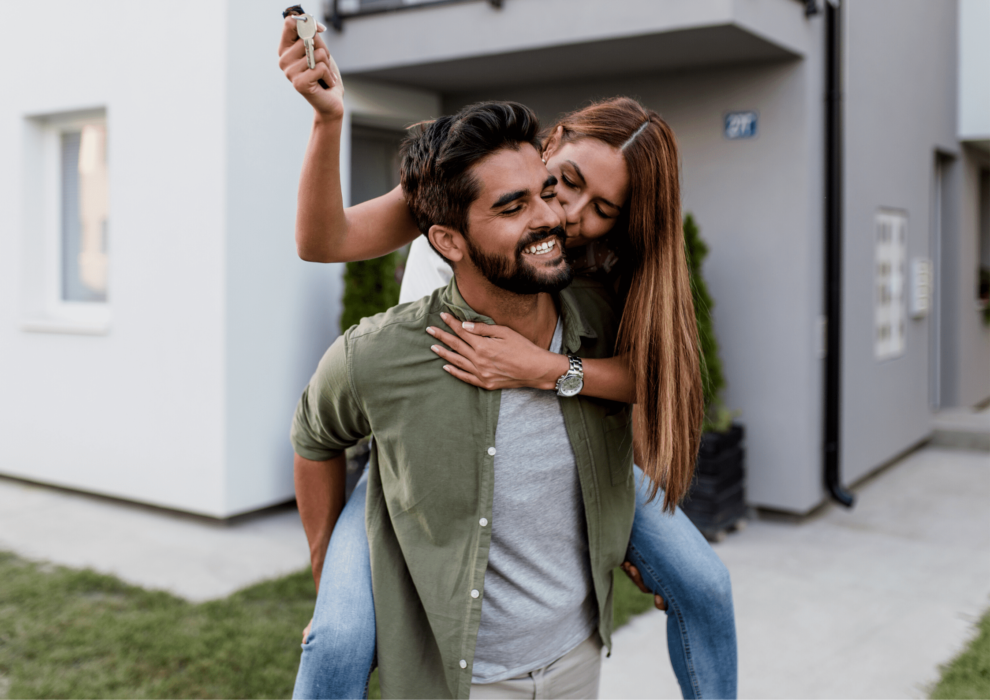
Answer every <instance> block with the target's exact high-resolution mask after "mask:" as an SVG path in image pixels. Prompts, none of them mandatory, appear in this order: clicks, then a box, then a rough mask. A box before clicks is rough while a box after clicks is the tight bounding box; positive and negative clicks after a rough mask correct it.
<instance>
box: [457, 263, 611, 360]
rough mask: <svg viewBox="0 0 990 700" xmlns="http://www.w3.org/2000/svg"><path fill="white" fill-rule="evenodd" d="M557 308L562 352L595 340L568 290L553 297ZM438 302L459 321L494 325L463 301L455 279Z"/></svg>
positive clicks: (578, 348) (570, 352)
mask: <svg viewBox="0 0 990 700" xmlns="http://www.w3.org/2000/svg"><path fill="white" fill-rule="evenodd" d="M554 300H555V301H556V302H557V308H558V309H560V315H561V320H562V322H563V324H564V340H563V350H564V351H565V352H567V353H568V354H574V353H576V352H577V351H578V350H580V349H581V338H597V337H598V333H596V332H595V329H594V328H593V327H592V326H591V324H590V323H589V322H588V319H587V318H586V317H585V315H584V314H583V313H582V312H581V307H580V306H579V305H578V303H577V301H576V300H575V299H574V295H573V294H572V293H571V292H570V290H569V289H564V290H563V291H562V292H560V293H559V294H555V295H554ZM440 302H441V303H442V304H443V305H444V306H446V307H447V308H448V309H450V312H451V313H452V314H454V316H456V317H457V318H458V319H460V320H461V321H473V322H480V323H487V324H488V325H489V326H493V325H495V321H493V320H492V319H491V318H489V317H488V316H482V315H481V314H479V313H478V312H476V311H475V310H474V309H472V308H471V307H470V306H468V304H467V302H466V301H464V297H462V296H461V292H460V290H458V289H457V278H456V277H454V278H451V280H450V283H449V284H448V285H447V288H446V289H444V290H443V292H442V293H441V294H440Z"/></svg>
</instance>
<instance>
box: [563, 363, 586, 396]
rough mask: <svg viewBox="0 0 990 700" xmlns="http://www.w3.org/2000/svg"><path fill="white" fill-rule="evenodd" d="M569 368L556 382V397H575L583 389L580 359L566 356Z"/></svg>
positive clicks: (582, 370)
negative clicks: (569, 364)
mask: <svg viewBox="0 0 990 700" xmlns="http://www.w3.org/2000/svg"><path fill="white" fill-rule="evenodd" d="M567 359H568V360H570V363H571V366H570V367H568V368H567V372H565V373H564V374H562V375H561V377H560V379H558V380H557V396H564V397H567V396H577V395H578V394H580V393H581V390H582V389H583V388H584V366H583V365H582V364H581V358H580V357H574V356H573V355H568V356H567Z"/></svg>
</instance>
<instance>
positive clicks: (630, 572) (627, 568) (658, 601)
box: [306, 561, 667, 631]
mask: <svg viewBox="0 0 990 700" xmlns="http://www.w3.org/2000/svg"><path fill="white" fill-rule="evenodd" d="M622 570H623V571H624V572H626V576H628V577H629V579H630V580H631V581H632V582H633V583H635V584H636V588H638V589H639V590H641V591H643V593H649V592H650V589H649V588H647V587H646V584H645V583H643V577H642V576H640V573H639V569H637V568H636V567H635V566H633V565H632V564H631V563H630V562H628V561H624V562H622ZM653 605H655V606H656V608H657V610H666V609H667V601H665V600H664V599H663V598H662V597H660V596H659V595H657V594H655V593H654V594H653ZM306 629H307V631H308V630H309V628H308V627H307V628H306Z"/></svg>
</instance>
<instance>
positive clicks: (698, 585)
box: [626, 467, 737, 698]
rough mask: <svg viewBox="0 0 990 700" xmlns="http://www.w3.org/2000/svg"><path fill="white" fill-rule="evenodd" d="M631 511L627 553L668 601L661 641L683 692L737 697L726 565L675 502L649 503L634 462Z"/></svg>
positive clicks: (660, 497) (687, 695) (659, 500)
mask: <svg viewBox="0 0 990 700" xmlns="http://www.w3.org/2000/svg"><path fill="white" fill-rule="evenodd" d="M635 472H636V473H635V478H636V518H635V520H634V521H633V530H632V536H631V537H630V539H629V551H628V553H627V555H626V556H627V558H628V559H629V561H630V562H632V564H633V565H634V566H635V567H636V568H637V569H639V572H640V574H641V575H642V577H643V582H644V583H645V584H646V587H647V588H650V589H652V590H653V591H654V592H655V593H659V594H660V595H661V596H662V597H663V599H664V600H665V601H667V647H668V650H669V652H670V663H671V665H672V666H673V667H674V673H675V675H676V676H677V681H678V683H680V685H681V693H682V694H683V695H684V697H685V698H734V697H736V672H737V670H736V622H735V613H734V612H733V609H732V587H731V585H730V583H729V572H728V570H727V569H726V568H725V565H724V564H723V563H722V561H721V560H720V559H719V558H718V555H716V554H715V552H714V551H713V550H712V548H711V546H710V545H709V544H708V541H707V540H706V539H705V538H704V537H703V536H702V534H701V533H700V532H698V529H697V528H696V527H695V526H694V524H692V522H691V521H690V520H688V517H687V516H686V515H684V512H683V511H682V510H681V509H680V508H678V509H677V510H676V511H675V512H674V513H673V514H668V513H664V512H663V511H662V503H663V492H660V493H659V494H658V496H657V498H656V499H654V501H653V502H652V503H647V502H646V499H647V498H648V496H649V492H648V488H647V487H648V485H649V484H648V482H647V480H646V478H645V477H644V475H643V472H642V471H641V470H640V469H639V467H636V469H635Z"/></svg>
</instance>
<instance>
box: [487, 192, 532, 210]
mask: <svg viewBox="0 0 990 700" xmlns="http://www.w3.org/2000/svg"><path fill="white" fill-rule="evenodd" d="M526 196H529V190H516V191H515V192H506V193H505V194H503V195H502V196H501V197H499V198H498V199H497V200H496V201H495V203H494V204H493V205H492V209H498V208H499V207H504V206H505V205H506V204H508V203H509V202H514V201H516V200H517V199H522V198H523V197H526Z"/></svg>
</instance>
